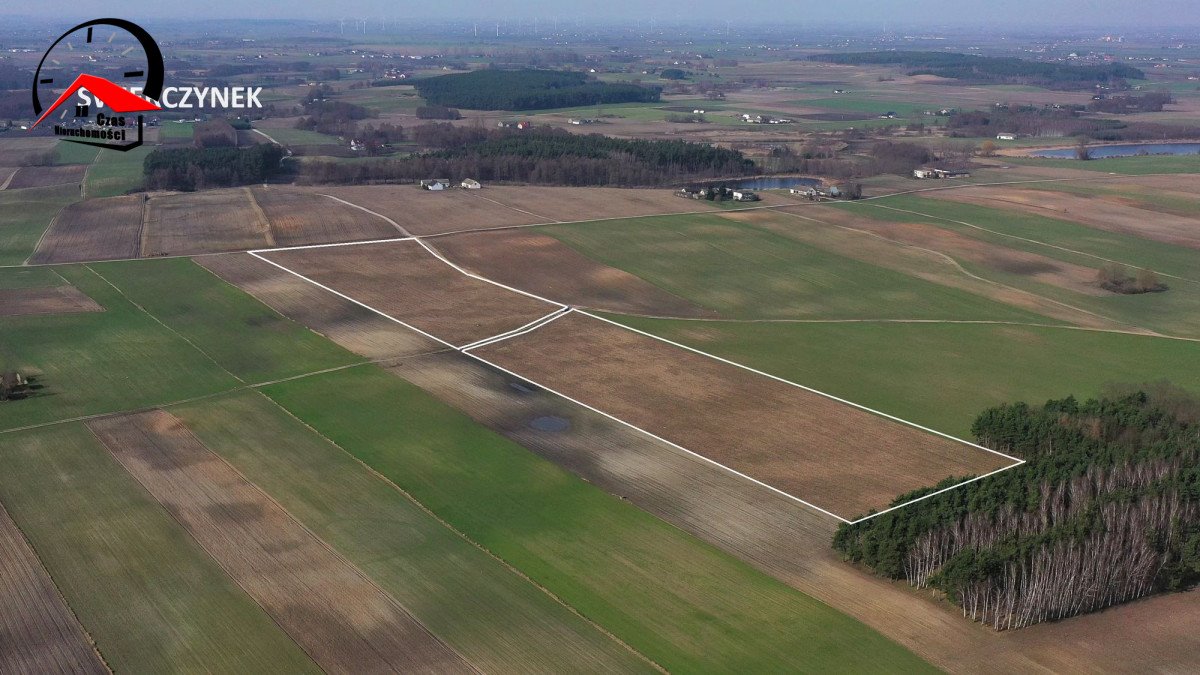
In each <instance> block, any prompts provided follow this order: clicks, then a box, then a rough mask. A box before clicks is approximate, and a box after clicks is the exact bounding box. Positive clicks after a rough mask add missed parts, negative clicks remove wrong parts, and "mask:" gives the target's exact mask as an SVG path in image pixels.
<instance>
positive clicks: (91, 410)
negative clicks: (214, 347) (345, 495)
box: [0, 266, 237, 429]
mask: <svg viewBox="0 0 1200 675" xmlns="http://www.w3.org/2000/svg"><path fill="white" fill-rule="evenodd" d="M57 271H58V273H59V274H61V275H62V276H63V278H64V279H66V281H68V282H69V283H70V284H71V285H72V286H74V287H75V288H77V289H79V291H81V292H82V293H84V294H86V295H87V296H88V297H90V298H91V299H92V300H94V301H95V302H96V303H97V304H99V305H100V306H101V307H103V308H104V310H105V311H103V312H85V313H77V314H63V315H54V316H26V317H17V318H6V319H5V321H3V322H2V323H0V370H19V371H21V372H23V373H26V374H29V375H32V376H36V377H37V379H38V383H39V384H40V385H41V386H42V387H43V390H42V393H41V395H38V396H33V397H30V398H29V399H27V400H25V401H22V402H21V405H19V406H5V407H3V408H2V409H0V429H10V428H13V427H20V426H25V425H30V424H38V423H44V422H49V421H53V420H58V419H65V418H71V417H76V416H81V415H92V414H97V413H107V412H114V411H118V410H125V409H128V408H136V407H140V406H145V405H152V404H155V403H160V402H163V401H173V400H179V399H185V398H191V397H194V396H202V395H205V394H211V393H213V392H215V391H221V390H224V389H228V388H231V387H233V386H236V385H237V380H236V379H235V378H234V377H233V376H231V375H229V374H228V373H226V372H224V371H222V370H221V369H220V368H219V367H217V366H216V365H215V364H214V363H212V362H211V361H210V360H209V359H207V358H206V357H205V356H204V355H203V354H202V353H200V352H198V351H197V350H196V349H195V348H194V347H192V346H191V345H189V344H188V343H187V342H186V341H185V340H184V339H183V338H181V337H179V336H178V335H176V334H174V333H172V332H171V331H169V330H168V329H166V328H164V327H163V326H162V325H161V324H159V323H157V322H156V321H155V320H154V319H153V318H151V317H150V316H149V315H147V314H145V313H144V312H143V311H141V310H140V309H138V308H137V307H136V306H134V305H133V304H132V303H130V302H129V301H128V300H127V299H126V298H124V297H122V295H121V293H120V292H119V291H118V290H117V289H116V288H114V287H113V286H111V285H109V284H108V283H107V282H106V281H105V280H104V278H103V277H101V276H100V275H99V274H97V272H96V271H94V269H92V268H90V267H88V266H67V267H59V268H57ZM81 340H86V344H85V343H84V342H81ZM85 355H86V356H85ZM163 363H170V364H171V367H170V368H162V367H161V364H163ZM131 383H136V386H131Z"/></svg>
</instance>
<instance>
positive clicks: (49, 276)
mask: <svg viewBox="0 0 1200 675" xmlns="http://www.w3.org/2000/svg"><path fill="white" fill-rule="evenodd" d="M62 285H63V280H62V277H60V276H58V275H57V274H55V272H54V269H53V268H50V267H15V268H8V269H4V270H0V289H10V288H45V287H47V286H62Z"/></svg>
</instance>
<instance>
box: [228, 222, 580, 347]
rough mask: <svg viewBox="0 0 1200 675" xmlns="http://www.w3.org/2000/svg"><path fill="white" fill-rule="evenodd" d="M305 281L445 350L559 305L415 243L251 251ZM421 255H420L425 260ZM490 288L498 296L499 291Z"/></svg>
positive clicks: (519, 323) (509, 327)
mask: <svg viewBox="0 0 1200 675" xmlns="http://www.w3.org/2000/svg"><path fill="white" fill-rule="evenodd" d="M250 253H251V255H253V256H255V257H258V258H261V259H263V260H267V261H269V262H272V263H276V264H279V265H280V266H281V267H282V268H283V269H286V270H287V271H289V272H291V273H293V274H296V275H297V276H300V277H302V278H304V279H306V280H311V281H314V282H318V283H320V284H321V285H323V286H326V287H328V288H331V289H333V290H336V291H338V292H342V293H345V294H346V295H347V297H351V298H352V299H354V300H356V301H360V300H361V301H362V302H363V303H364V305H363V306H364V307H366V308H368V309H371V310H379V311H381V312H383V313H384V314H385V315H387V316H388V317H389V318H391V319H395V320H397V321H398V322H400V323H402V324H403V325H406V326H412V327H416V328H419V329H420V332H421V333H422V334H423V335H426V336H429V337H435V338H436V339H437V340H438V341H439V342H441V343H443V344H446V345H448V346H457V345H464V344H470V343H472V342H475V341H478V340H481V339H484V338H488V337H493V336H496V335H499V334H500V333H506V332H509V331H511V330H514V329H516V328H518V327H520V326H522V325H524V324H526V323H528V322H530V321H532V320H533V319H536V318H538V317H541V316H544V315H545V314H546V309H547V305H549V306H550V307H556V308H559V309H562V308H565V307H566V305H565V304H563V303H561V302H556V301H553V300H549V299H546V298H542V297H540V296H536V295H533V294H532V293H527V292H525V291H521V290H520V289H516V288H513V287H510V286H506V285H504V284H501V283H498V282H494V281H491V280H490V279H485V278H483V277H480V276H479V275H476V274H472V273H470V272H468V271H466V270H464V269H463V268H461V267H459V266H458V265H455V264H454V263H452V262H450V261H449V260H447V259H446V258H445V257H444V256H442V255H441V254H440V253H439V252H438V251H436V250H435V249H433V248H432V247H430V246H428V245H427V244H425V243H424V242H421V241H420V240H419V239H413V240H411V243H410V241H409V240H405V241H397V242H392V243H389V244H380V245H377V246H368V247H363V248H359V249H355V250H354V251H346V249H345V248H332V249H330V251H328V252H323V251H320V250H314V249H305V250H291V251H252V252H250ZM427 254H428V255H427ZM496 289H500V290H499V291H498V290H496Z"/></svg>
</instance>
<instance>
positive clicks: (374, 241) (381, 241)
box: [234, 237, 414, 255]
mask: <svg viewBox="0 0 1200 675" xmlns="http://www.w3.org/2000/svg"><path fill="white" fill-rule="evenodd" d="M413 239H414V237H392V238H390V239H365V240H363V241H341V242H336V243H333V244H307V245H304V246H273V247H269V248H255V249H250V250H249V251H246V253H249V254H250V255H254V254H255V253H273V252H275V251H302V250H304V249H309V248H335V247H338V246H363V245H364V244H390V243H391V242H394V241H412V240H413ZM234 253H236V251H234Z"/></svg>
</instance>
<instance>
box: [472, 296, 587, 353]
mask: <svg viewBox="0 0 1200 675" xmlns="http://www.w3.org/2000/svg"><path fill="white" fill-rule="evenodd" d="M573 311H575V310H574V308H571V307H567V308H565V309H556V310H554V311H553V312H550V313H549V314H547V315H546V316H539V317H538V318H536V319H534V320H533V321H530V322H529V323H527V324H525V325H524V326H519V327H517V328H514V329H512V330H510V331H508V332H507V333H500V334H499V335H493V336H492V337H487V338H484V339H482V340H477V341H475V342H472V343H470V344H466V345H463V346H461V347H459V348H458V350H459V351H461V352H465V351H467V350H468V349H476V348H478V347H486V346H488V345H491V344H495V343H497V342H503V341H505V340H507V339H509V338H515V337H518V336H520V335H524V334H526V333H532V332H533V331H535V330H537V329H539V328H541V327H542V326H545V325H546V324H549V323H554V322H555V321H558V320H559V319H561V318H563V317H564V316H566V315H568V314H570V313H571V312H573Z"/></svg>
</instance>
